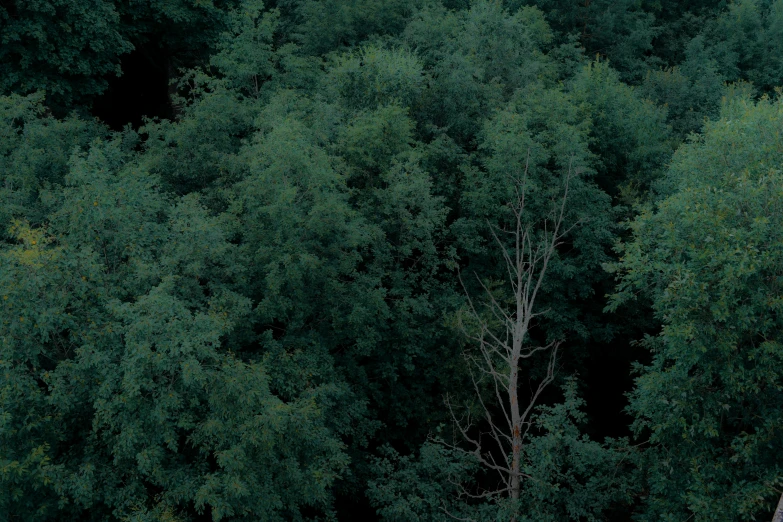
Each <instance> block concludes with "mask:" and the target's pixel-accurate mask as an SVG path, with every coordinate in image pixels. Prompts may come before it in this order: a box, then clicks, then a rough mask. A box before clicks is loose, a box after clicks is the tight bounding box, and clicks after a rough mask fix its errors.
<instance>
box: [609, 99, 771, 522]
mask: <svg viewBox="0 0 783 522" xmlns="http://www.w3.org/2000/svg"><path fill="white" fill-rule="evenodd" d="M782 125H783V105H781V102H780V101H777V102H771V101H769V100H761V101H760V102H759V103H758V104H755V103H753V102H752V101H750V100H748V98H747V97H746V96H743V95H737V96H736V97H733V98H731V99H730V100H729V101H728V102H727V104H726V105H725V106H724V108H723V110H722V112H721V118H720V119H719V120H718V121H715V122H713V123H710V124H708V125H707V127H706V129H705V133H704V136H703V137H701V138H700V139H698V140H694V141H693V142H692V143H689V144H687V145H685V146H683V147H682V148H681V149H680V150H679V151H678V153H677V155H676V156H675V158H674V160H673V163H672V166H671V168H670V170H669V172H668V174H667V178H668V181H669V185H668V187H669V195H668V197H666V198H665V199H664V200H663V201H661V203H660V204H658V205H657V206H656V208H655V209H652V208H651V209H647V210H645V211H644V212H643V213H642V214H641V215H640V216H639V218H637V219H636V220H635V221H634V222H633V223H632V230H633V234H634V238H633V241H632V242H630V243H628V244H627V245H625V246H624V247H623V257H622V261H621V263H620V264H619V265H618V268H619V269H620V270H621V272H620V273H621V274H622V278H621V280H620V286H619V293H618V294H617V295H616V296H615V298H614V301H613V304H612V308H616V307H618V306H620V305H621V304H622V303H624V302H625V301H627V300H629V299H633V297H634V294H635V293H637V292H640V291H641V292H643V293H645V294H647V295H648V296H649V297H650V298H651V299H652V301H653V303H654V310H655V313H656V315H657V316H658V318H659V319H660V320H661V322H662V323H663V328H662V330H661V332H660V333H659V334H658V335H657V336H655V337H650V338H648V339H646V340H645V343H646V344H647V345H648V346H649V348H650V349H651V350H652V351H653V354H654V357H653V361H652V364H651V365H649V366H645V367H639V368H638V371H639V372H640V376H639V377H638V378H637V381H636V389H635V390H634V392H633V394H632V395H631V405H630V411H631V412H632V413H633V414H634V415H635V417H636V421H635V423H634V429H635V431H636V432H637V433H638V434H639V435H643V436H644V437H645V438H649V442H650V444H651V447H650V449H649V450H648V451H647V452H646V456H645V459H646V465H645V466H646V467H647V473H648V477H649V478H648V480H649V486H648V487H649V493H648V495H649V498H648V500H647V506H648V508H647V510H646V511H645V513H644V518H643V519H644V520H661V519H664V520H674V519H676V518H683V517H687V516H689V515H690V516H695V517H696V518H699V519H702V518H703V519H709V520H750V519H751V518H752V517H753V516H754V515H755V516H758V515H759V514H761V515H762V516H766V515H765V512H766V511H767V510H769V508H770V505H771V504H772V502H774V501H776V500H777V496H778V495H777V493H776V492H775V489H774V486H773V485H774V484H775V483H777V482H778V481H779V480H780V469H781V468H780V466H781V463H780V460H779V459H778V458H777V456H776V453H777V451H776V449H775V448H777V447H779V445H780V444H781V443H782V442H783V440H781V432H780V426H781V422H783V419H781V410H780V404H781V396H780V393H781V389H782V387H781V376H780V371H779V369H780V364H781V361H780V358H781V351H780V339H779V336H780V327H781V325H780V312H779V307H780V287H779V285H780V276H779V274H780V267H781V260H783V257H781V254H780V248H781V237H780V229H781V227H780V223H779V221H780V217H781V215H783V213H782V212H781V208H780V207H781V193H780V183H781V179H780V176H781V171H780V164H781V161H782V160H783V156H781V150H783V149H781V137H780V129H781V126H782Z"/></svg>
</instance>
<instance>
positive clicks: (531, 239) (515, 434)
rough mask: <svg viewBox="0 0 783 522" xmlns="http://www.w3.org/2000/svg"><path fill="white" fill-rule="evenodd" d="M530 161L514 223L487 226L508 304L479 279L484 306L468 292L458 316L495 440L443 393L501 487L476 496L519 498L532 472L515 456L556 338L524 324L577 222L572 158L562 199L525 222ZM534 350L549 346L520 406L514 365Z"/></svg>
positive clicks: (519, 183) (552, 362) (551, 366)
mask: <svg viewBox="0 0 783 522" xmlns="http://www.w3.org/2000/svg"><path fill="white" fill-rule="evenodd" d="M528 162H529V158H528ZM528 164H529V163H528ZM528 164H526V166H525V171H524V172H523V174H522V176H521V178H520V179H511V183H513V184H514V187H515V190H516V198H515V200H513V201H512V202H511V203H510V204H509V205H508V207H509V210H510V212H511V213H512V214H513V222H514V228H513V229H512V230H510V231H505V230H504V231H496V230H494V229H493V230H492V235H493V237H494V239H495V241H496V242H497V244H498V246H499V247H500V249H501V252H502V256H503V259H504V261H505V264H506V270H507V273H508V278H509V279H508V282H509V284H510V289H511V293H512V295H513V298H512V304H511V307H510V308H509V306H507V304H506V303H503V302H502V300H501V299H502V298H499V297H497V296H496V295H495V293H496V292H493V291H492V290H491V289H490V287H489V286H487V285H486V284H484V283H483V282H481V283H480V284H481V286H482V288H483V289H484V290H485V293H486V296H487V297H488V303H487V305H486V306H487V308H488V310H487V312H488V313H484V312H483V311H480V310H479V309H478V308H477V307H476V306H475V305H474V303H473V300H472V299H470V298H469V299H468V302H469V311H468V313H467V317H466V318H464V321H465V322H463V328H464V331H465V333H466V334H467V335H468V337H469V338H470V339H471V340H472V341H474V342H476V343H477V344H478V347H479V356H478V357H476V356H468V357H469V359H470V361H471V362H472V363H473V364H475V366H476V367H477V368H478V369H479V377H474V378H473V385H474V387H475V389H476V393H477V396H478V398H479V401H480V403H481V407H482V409H483V414H484V416H485V417H486V421H487V425H488V426H489V428H490V431H489V433H488V435H489V436H490V437H491V439H490V440H491V441H492V442H493V444H494V445H495V447H494V448H492V449H488V447H487V444H486V443H485V442H484V441H483V440H482V436H483V435H485V434H481V433H480V434H478V435H476V434H472V433H471V428H472V424H471V421H470V417H469V416H468V418H467V420H466V422H464V423H463V422H462V421H461V420H460V419H459V418H457V416H456V414H455V413H454V410H453V406H452V405H451V404H450V403H448V401H447V404H448V406H449V408H450V410H451V411H452V416H454V420H455V422H456V424H457V427H458V429H459V431H460V432H461V433H462V436H463V437H464V439H465V440H466V441H467V442H468V443H469V444H470V445H471V446H472V452H473V454H474V455H475V456H476V458H478V459H479V461H480V462H481V464H482V465H483V466H484V467H486V468H488V469H490V470H493V471H496V472H497V473H498V476H499V477H500V482H501V487H500V488H499V489H496V490H490V491H485V492H482V493H480V494H479V496H481V497H492V496H496V495H498V494H507V495H508V497H509V498H511V500H512V501H514V502H516V501H518V500H519V497H520V488H521V486H520V484H521V481H522V479H523V478H530V477H529V476H526V475H525V473H523V471H522V461H521V458H522V445H523V442H524V440H525V438H526V435H527V432H528V431H529V429H530V426H531V425H532V422H531V419H530V416H531V414H532V412H533V408H534V407H535V406H536V404H537V402H538V400H539V398H540V396H541V394H542V392H543V391H544V389H545V388H546V387H547V386H548V385H549V384H550V383H551V382H552V381H553V380H554V378H555V367H556V363H557V352H558V348H559V346H560V343H561V341H560V340H553V341H550V342H548V343H546V344H544V345H542V346H531V345H530V341H531V334H530V331H531V329H532V328H533V327H534V325H535V323H534V319H535V318H536V317H539V316H541V315H543V314H544V313H546V312H545V311H539V310H538V308H537V306H536V299H537V297H538V295H539V292H540V290H541V286H542V283H543V281H544V278H545V276H546V272H547V268H548V267H549V263H550V260H551V259H552V257H553V256H555V255H556V252H557V248H558V247H559V246H561V245H562V242H563V238H564V237H565V236H566V235H567V234H568V232H569V231H570V230H571V228H573V227H574V226H576V224H574V225H572V226H571V227H568V228H566V229H565V230H564V223H563V221H564V218H565V216H566V213H565V207H566V203H567V200H568V187H569V182H570V177H571V174H572V170H571V167H572V166H571V165H569V172H568V175H567V176H566V180H565V188H564V193H563V196H562V200H561V201H560V203H559V204H558V205H555V206H553V208H552V213H551V215H550V216H547V218H546V219H545V220H544V221H543V223H540V224H539V227H537V228H534V227H533V226H532V224H531V223H528V222H526V218H527V216H526V212H525V211H526V208H525V199H526V196H527V182H528V177H527V176H528ZM498 232H501V233H504V232H505V233H509V234H511V237H512V242H513V250H512V251H510V252H509V251H508V250H507V249H506V245H505V241H502V240H501V239H500V238H499V237H498V235H497V233H498ZM538 352H549V355H548V359H549V360H548V363H547V366H546V372H545V376H544V378H543V379H541V381H540V382H539V384H538V386H537V388H536V389H535V391H534V392H533V393H532V396H531V397H529V399H528V400H527V404H526V405H524V406H523V399H522V398H521V397H520V390H519V388H520V373H519V372H520V369H519V366H520V363H521V362H522V361H523V360H526V359H530V358H531V357H533V355H535V354H536V353H538ZM484 379H488V380H489V382H490V386H491V387H492V388H493V389H494V393H495V397H496V398H497V403H496V404H492V407H490V406H489V405H487V404H485V402H484V399H483V398H482V396H483V394H482V391H481V388H482V387H483V386H485V385H486V384H485V383H484ZM498 407H499V409H500V411H501V413H502V415H501V416H500V417H501V420H500V421H497V420H495V418H494V417H493V411H495V410H496V409H497V408H498ZM503 421H505V422H503ZM508 455H510V457H509V458H510V462H508V461H507V456H508ZM512 520H514V519H513V518H512Z"/></svg>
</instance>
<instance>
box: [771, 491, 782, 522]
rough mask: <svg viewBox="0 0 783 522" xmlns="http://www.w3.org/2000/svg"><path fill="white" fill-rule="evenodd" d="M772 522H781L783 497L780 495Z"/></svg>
mask: <svg viewBox="0 0 783 522" xmlns="http://www.w3.org/2000/svg"><path fill="white" fill-rule="evenodd" d="M772 522H783V495H781V496H780V500H778V508H777V509H776V510H775V514H774V515H773V516H772Z"/></svg>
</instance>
